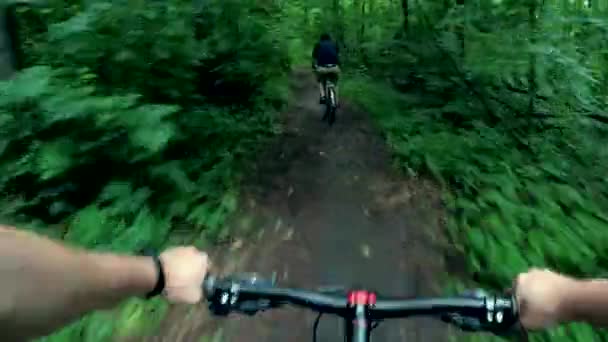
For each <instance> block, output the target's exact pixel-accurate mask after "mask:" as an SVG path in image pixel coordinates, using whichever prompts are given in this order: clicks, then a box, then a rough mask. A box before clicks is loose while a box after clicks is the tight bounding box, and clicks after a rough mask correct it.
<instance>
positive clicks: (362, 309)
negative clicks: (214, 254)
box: [203, 277, 517, 342]
mask: <svg viewBox="0 0 608 342" xmlns="http://www.w3.org/2000/svg"><path fill="white" fill-rule="evenodd" d="M261 282H264V281H263V280H260V281H258V279H257V278H250V279H245V280H244V281H243V280H240V281H234V280H231V279H219V280H218V279H216V278H215V277H208V278H207V279H205V282H204V284H203V288H204V291H205V297H206V298H207V299H208V300H209V302H210V303H211V305H210V309H211V310H212V312H213V313H215V314H217V315H227V314H229V313H230V312H231V311H239V312H242V313H246V314H250V315H253V314H255V313H257V312H258V311H264V310H268V309H272V308H276V307H280V306H282V305H284V304H292V305H297V306H301V307H305V308H309V309H311V310H313V311H317V312H319V313H320V314H323V313H328V314H334V315H338V316H340V317H342V318H343V319H344V320H345V330H344V338H345V341H346V342H369V341H370V338H371V331H372V330H373V328H374V327H375V326H373V323H375V322H379V321H381V320H384V319H388V318H405V317H410V316H415V315H435V316H437V315H442V314H450V315H456V316H458V317H459V318H462V317H465V318H472V319H476V320H479V322H481V324H484V325H483V326H482V328H481V329H483V330H486V331H504V330H506V328H510V327H512V326H513V325H514V324H515V322H517V305H516V301H515V299H514V298H513V297H508V298H499V297H494V296H489V297H483V298H462V297H456V298H426V299H382V300H378V298H377V296H376V294H375V293H373V292H370V291H366V290H354V291H350V292H348V294H347V295H346V296H338V295H330V294H327V293H324V292H314V291H306V290H297V289H285V288H276V287H274V284H272V285H268V284H261ZM454 321H457V320H454ZM463 326H464V325H463ZM315 327H316V324H315ZM314 336H315V337H316V331H315V335H314Z"/></svg>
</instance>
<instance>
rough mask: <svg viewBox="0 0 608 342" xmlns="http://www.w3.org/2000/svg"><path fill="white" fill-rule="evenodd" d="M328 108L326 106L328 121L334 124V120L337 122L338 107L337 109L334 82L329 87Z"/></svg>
mask: <svg viewBox="0 0 608 342" xmlns="http://www.w3.org/2000/svg"><path fill="white" fill-rule="evenodd" d="M326 94H327V104H326V105H327V108H326V115H327V123H329V125H330V126H331V125H333V124H334V122H336V109H337V103H336V90H335V88H334V86H333V84H330V85H329V86H328V87H327V92H326Z"/></svg>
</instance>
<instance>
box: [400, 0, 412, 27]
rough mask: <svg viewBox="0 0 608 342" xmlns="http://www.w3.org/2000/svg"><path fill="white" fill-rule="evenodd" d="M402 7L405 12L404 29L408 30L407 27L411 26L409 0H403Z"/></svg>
mask: <svg viewBox="0 0 608 342" xmlns="http://www.w3.org/2000/svg"><path fill="white" fill-rule="evenodd" d="M401 9H402V12H403V31H405V32H407V28H408V27H409V26H410V25H409V18H410V9H409V3H408V0H401Z"/></svg>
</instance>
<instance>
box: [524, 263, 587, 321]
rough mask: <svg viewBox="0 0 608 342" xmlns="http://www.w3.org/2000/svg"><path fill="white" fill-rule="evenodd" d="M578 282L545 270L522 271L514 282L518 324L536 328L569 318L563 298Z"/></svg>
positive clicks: (566, 296)
mask: <svg viewBox="0 0 608 342" xmlns="http://www.w3.org/2000/svg"><path fill="white" fill-rule="evenodd" d="M577 284H578V281H577V280H575V279H573V278H570V277H567V276H564V275H561V274H559V273H555V272H552V271H549V270H546V269H545V270H542V269H530V270H529V271H527V272H525V273H521V274H520V275H519V276H517V278H516V279H515V282H514V285H515V286H514V289H515V295H516V298H517V301H518V303H519V315H520V316H519V318H520V322H521V325H522V326H523V327H524V328H525V329H528V330H537V329H544V328H547V327H550V326H552V325H556V324H559V323H565V322H566V321H568V320H570V318H569V317H568V316H569V315H568V308H567V307H566V305H564V301H565V299H566V298H568V296H569V294H571V293H572V291H574V290H575V288H576V286H577Z"/></svg>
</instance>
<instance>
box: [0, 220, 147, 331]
mask: <svg viewBox="0 0 608 342" xmlns="http://www.w3.org/2000/svg"><path fill="white" fill-rule="evenodd" d="M157 276H158V275H157V269H156V266H155V264H154V261H153V260H152V258H147V257H133V256H118V255H112V254H97V253H87V252H85V251H82V250H77V249H74V248H69V247H66V246H63V245H61V244H60V243H57V242H54V241H52V240H50V239H46V238H43V237H39V236H36V235H34V234H32V233H28V232H25V231H19V230H15V229H12V228H9V227H2V226H0V331H2V335H3V337H5V338H6V337H8V339H9V340H11V341H12V340H26V339H29V338H33V337H37V336H44V335H47V334H49V333H51V332H52V331H53V330H55V329H58V328H60V327H61V326H63V325H65V324H67V323H69V322H71V321H73V320H75V319H77V318H79V317H80V316H82V315H83V314H85V313H87V312H89V311H92V310H97V309H104V308H108V307H111V306H113V305H115V304H117V303H119V302H121V301H123V300H124V299H126V298H129V297H133V296H143V295H145V294H146V293H148V292H150V291H151V290H152V289H153V288H154V286H155V284H156V280H157ZM7 333H8V335H9V336H7Z"/></svg>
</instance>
